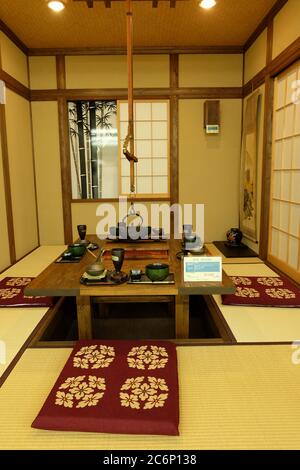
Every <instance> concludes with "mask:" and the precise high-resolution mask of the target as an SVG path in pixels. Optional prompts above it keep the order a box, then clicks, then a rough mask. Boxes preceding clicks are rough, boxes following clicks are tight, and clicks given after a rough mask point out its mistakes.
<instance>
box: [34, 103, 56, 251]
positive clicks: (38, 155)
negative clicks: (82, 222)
mask: <svg viewBox="0 0 300 470" xmlns="http://www.w3.org/2000/svg"><path fill="white" fill-rule="evenodd" d="M32 123H33V142H34V156H35V172H36V189H37V202H38V219H39V231H40V244H41V245H55V244H62V243H64V225H63V211H62V190H61V169H60V151H59V131H58V108H57V102H51V101H43V102H34V103H32Z"/></svg>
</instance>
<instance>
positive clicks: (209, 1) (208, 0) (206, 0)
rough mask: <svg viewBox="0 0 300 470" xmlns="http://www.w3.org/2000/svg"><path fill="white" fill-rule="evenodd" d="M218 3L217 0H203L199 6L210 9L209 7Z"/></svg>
mask: <svg viewBox="0 0 300 470" xmlns="http://www.w3.org/2000/svg"><path fill="white" fill-rule="evenodd" d="M216 3H217V2H216V0H202V2H200V3H199V6H200V7H202V8H205V10H209V8H212V7H214V6H215V5H216Z"/></svg>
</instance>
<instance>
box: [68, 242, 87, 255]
mask: <svg viewBox="0 0 300 470" xmlns="http://www.w3.org/2000/svg"><path fill="white" fill-rule="evenodd" d="M85 250H86V246H85V245H83V244H81V243H73V244H72V245H69V246H68V251H69V253H71V254H72V256H75V257H76V256H82V255H83V254H84V253H85Z"/></svg>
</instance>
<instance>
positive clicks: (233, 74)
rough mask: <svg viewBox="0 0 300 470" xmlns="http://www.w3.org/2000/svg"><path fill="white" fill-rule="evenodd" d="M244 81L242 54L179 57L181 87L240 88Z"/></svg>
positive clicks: (184, 55)
mask: <svg viewBox="0 0 300 470" xmlns="http://www.w3.org/2000/svg"><path fill="white" fill-rule="evenodd" d="M242 80H243V55H242V54H190V55H189V54H183V55H180V56H179V86H180V87H239V86H242Z"/></svg>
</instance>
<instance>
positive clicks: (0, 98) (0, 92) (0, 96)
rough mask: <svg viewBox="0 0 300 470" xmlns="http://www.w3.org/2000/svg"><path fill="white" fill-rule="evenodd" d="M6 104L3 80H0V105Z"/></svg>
mask: <svg viewBox="0 0 300 470" xmlns="http://www.w3.org/2000/svg"><path fill="white" fill-rule="evenodd" d="M5 103H6V85H5V82H4V81H3V80H0V104H5Z"/></svg>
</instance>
